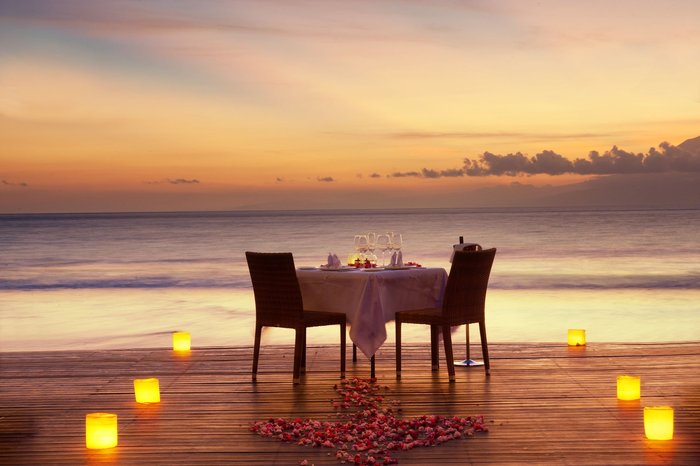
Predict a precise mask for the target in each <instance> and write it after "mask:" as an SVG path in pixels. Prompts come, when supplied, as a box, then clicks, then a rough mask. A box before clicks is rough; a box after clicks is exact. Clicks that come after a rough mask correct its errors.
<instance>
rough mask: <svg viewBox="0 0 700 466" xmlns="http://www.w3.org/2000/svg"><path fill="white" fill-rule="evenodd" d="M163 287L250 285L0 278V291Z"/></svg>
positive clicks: (246, 283) (245, 282)
mask: <svg viewBox="0 0 700 466" xmlns="http://www.w3.org/2000/svg"><path fill="white" fill-rule="evenodd" d="M110 288H112V289H138V288H144V289H167V288H180V289H187V288H251V284H250V279H231V278H227V279H216V278H214V279H212V278H201V279H178V278H172V277H146V278H143V277H136V278H117V279H87V278H86V279H73V280H53V281H51V280H42V281H34V280H0V290H5V291H12V290H15V291H31V290H80V289H86V290H94V289H110Z"/></svg>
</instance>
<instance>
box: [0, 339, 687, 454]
mask: <svg viewBox="0 0 700 466" xmlns="http://www.w3.org/2000/svg"><path fill="white" fill-rule="evenodd" d="M455 351H456V354H457V355H458V356H457V357H459V355H461V353H462V352H463V347H460V346H457V345H456V346H455ZM490 352H491V353H492V373H491V376H490V377H486V376H485V374H484V371H483V368H457V382H456V383H454V384H450V383H448V380H447V371H446V370H445V367H444V360H442V361H441V364H442V366H441V370H440V371H439V372H437V373H435V372H431V370H430V354H429V345H427V344H425V345H411V346H406V347H405V348H404V349H403V350H402V355H403V357H402V359H403V362H404V370H403V372H402V379H401V380H400V381H396V379H395V373H394V352H393V348H392V347H391V346H390V345H387V346H386V347H384V348H382V349H381V351H380V352H379V353H378V355H377V371H378V379H379V382H378V383H380V384H381V385H382V386H387V387H389V390H388V392H387V393H386V396H387V398H388V399H396V400H399V401H400V403H401V404H400V407H401V413H400V415H401V416H404V417H414V416H420V415H424V414H440V415H450V416H455V415H456V416H468V415H475V414H483V415H484V416H485V418H486V419H487V425H488V426H489V427H490V432H488V433H485V434H477V435H475V436H474V437H473V438H469V439H463V440H457V441H452V442H448V443H446V444H444V445H441V446H439V447H430V448H418V449H414V450H411V451H406V452H399V453H397V454H396V455H395V456H396V457H397V458H398V459H399V460H400V464H407V465H411V464H414V465H415V464H438V463H444V464H489V463H490V464H527V463H530V464H543V463H558V464H581V463H582V464H593V465H596V464H599V465H603V464H606V465H607V464H681V465H682V464H688V465H690V464H692V465H695V464H698V459H700V343H699V342H689V343H665V344H603V343H598V344H590V345H588V346H586V347H585V348H568V347H566V346H565V345H560V344H492V345H490ZM292 353H293V351H292V348H291V347H288V346H266V347H263V349H262V353H261V359H260V373H259V376H258V382H257V383H252V382H251V378H250V365H251V359H252V349H251V348H248V347H232V348H201V349H195V350H194V351H192V353H191V354H190V355H188V356H178V355H175V354H174V353H173V352H172V351H170V350H167V349H157V348H156V349H139V350H119V351H74V352H27V353H0V463H1V464H17V465H35V464H58V465H63V464H66V465H68V464H70V465H75V464H156V465H158V464H163V465H165V464H168V465H174V464H187V465H198V464H265V465H274V464H292V465H293V464H298V463H299V461H301V460H302V459H308V460H309V464H311V463H314V464H316V465H331V464H339V463H338V461H337V460H336V459H335V458H334V455H335V450H331V449H326V448H311V447H300V446H297V445H292V444H286V443H283V442H279V441H273V440H270V439H266V438H262V437H259V436H257V435H255V434H253V433H251V432H250V431H249V426H250V424H251V423H252V422H254V421H256V420H262V419H266V418H269V417H283V418H296V417H301V418H314V419H319V420H332V419H335V414H334V410H333V408H332V406H331V400H332V399H336V393H335V392H334V390H333V385H334V384H336V383H337V382H338V380H339V378H338V375H339V373H338V364H339V363H338V357H339V350H338V348H337V346H333V345H329V346H311V347H309V352H308V358H307V365H308V371H307V375H306V376H304V377H303V378H302V384H301V385H299V386H293V385H292V383H291V367H292ZM474 353H475V354H473V355H472V356H473V357H478V356H479V352H478V348H476V345H475V348H474ZM348 369H349V371H348V374H347V375H348V376H349V377H354V376H357V377H366V376H367V375H368V374H369V361H367V360H366V359H365V358H360V360H359V361H358V362H357V363H356V364H352V363H350V364H348ZM621 374H633V375H639V376H641V377H642V400H641V401H638V402H619V401H617V400H616V398H615V393H616V377H617V375H621ZM151 376H153V377H158V378H159V379H160V385H161V397H162V402H161V403H160V404H158V405H139V404H137V403H135V402H134V401H133V379H134V378H142V377H151ZM662 404H664V405H665V404H668V405H671V406H674V408H675V416H676V422H675V436H674V439H673V440H671V441H667V442H653V441H649V440H646V439H645V438H644V428H643V423H642V416H643V414H642V413H643V411H642V409H643V406H649V405H662ZM94 411H106V412H114V413H116V414H118V416H119V435H120V437H119V441H120V444H119V446H118V447H117V448H115V449H111V450H104V451H91V450H87V449H86V448H85V447H84V417H85V414H87V413H90V412H94Z"/></svg>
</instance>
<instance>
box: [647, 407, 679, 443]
mask: <svg viewBox="0 0 700 466" xmlns="http://www.w3.org/2000/svg"><path fill="white" fill-rule="evenodd" d="M644 434H645V435H646V436H647V438H648V439H650V440H671V439H672V438H673V408H671V407H670V406H648V407H646V408H644Z"/></svg>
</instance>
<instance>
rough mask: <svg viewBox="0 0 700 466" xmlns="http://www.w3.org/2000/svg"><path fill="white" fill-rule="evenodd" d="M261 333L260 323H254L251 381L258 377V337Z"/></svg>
mask: <svg viewBox="0 0 700 466" xmlns="http://www.w3.org/2000/svg"><path fill="white" fill-rule="evenodd" d="M261 335H262V325H260V324H258V323H257V322H256V323H255V343H254V346H253V382H255V380H256V379H257V377H258V359H259V358H260V337H261Z"/></svg>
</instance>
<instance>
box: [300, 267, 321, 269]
mask: <svg viewBox="0 0 700 466" xmlns="http://www.w3.org/2000/svg"><path fill="white" fill-rule="evenodd" d="M297 268H298V269H299V270H318V267H297Z"/></svg>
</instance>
